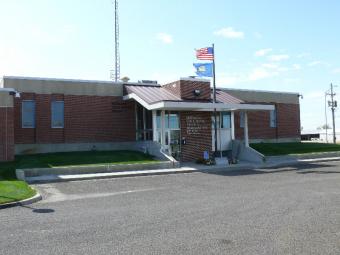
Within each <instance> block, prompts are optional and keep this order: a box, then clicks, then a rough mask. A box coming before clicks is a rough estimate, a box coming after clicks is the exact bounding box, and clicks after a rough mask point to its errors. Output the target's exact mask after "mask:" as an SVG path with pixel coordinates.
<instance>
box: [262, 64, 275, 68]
mask: <svg viewBox="0 0 340 255" xmlns="http://www.w3.org/2000/svg"><path fill="white" fill-rule="evenodd" d="M262 67H265V68H268V69H278V68H279V65H278V64H273V63H264V64H262Z"/></svg>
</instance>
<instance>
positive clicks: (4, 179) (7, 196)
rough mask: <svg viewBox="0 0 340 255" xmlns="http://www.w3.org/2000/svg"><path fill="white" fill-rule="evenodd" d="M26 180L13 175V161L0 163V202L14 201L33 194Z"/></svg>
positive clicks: (33, 191)
mask: <svg viewBox="0 0 340 255" xmlns="http://www.w3.org/2000/svg"><path fill="white" fill-rule="evenodd" d="M35 193H36V192H35V190H33V189H32V188H31V187H30V186H29V185H28V184H27V183H26V182H24V181H18V180H17V179H16V177H15V163H14V162H11V163H0V204H4V203H9V202H14V201H19V200H23V199H25V198H29V197H32V196H34V195H35Z"/></svg>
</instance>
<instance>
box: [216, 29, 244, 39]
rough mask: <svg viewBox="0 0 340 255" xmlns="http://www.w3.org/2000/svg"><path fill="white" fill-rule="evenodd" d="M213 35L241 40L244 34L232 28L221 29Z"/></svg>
mask: <svg viewBox="0 0 340 255" xmlns="http://www.w3.org/2000/svg"><path fill="white" fill-rule="evenodd" d="M214 35H217V36H222V37H225V38H230V39H243V38H244V33H243V32H242V31H236V30H235V29H234V28H233V27H225V28H221V29H220V30H217V31H215V32H214Z"/></svg>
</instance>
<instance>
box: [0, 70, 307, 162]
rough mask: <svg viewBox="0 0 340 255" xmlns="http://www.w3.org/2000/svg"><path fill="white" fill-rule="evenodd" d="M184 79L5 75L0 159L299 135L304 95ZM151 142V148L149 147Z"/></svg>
mask: <svg viewBox="0 0 340 255" xmlns="http://www.w3.org/2000/svg"><path fill="white" fill-rule="evenodd" d="M216 95H217V102H216V104H214V103H213V101H212V90H211V88H210V82H209V81H207V80H202V79H192V78H184V79H180V80H179V81H176V82H172V83H170V84H166V85H163V86H161V85H158V84H148V83H113V82H102V81H83V80H65V79H45V78H26V77H4V78H3V79H2V81H1V84H0V161H10V160H13V159H14V156H15V155H19V154H28V153H31V154H32V153H45V152H57V151H79V150H91V149H97V150H114V149H122V148H125V149H126V148H127V149H133V148H136V146H137V147H138V146H141V145H143V146H144V147H148V146H151V145H159V147H160V148H161V150H162V151H164V152H166V153H167V154H169V155H171V156H173V157H174V158H177V159H179V160H181V161H191V160H195V159H197V158H201V157H202V156H203V152H204V151H206V152H208V153H209V154H212V153H213V151H214V148H215V146H214V144H215V142H214V141H215V139H214V136H215V135H214V134H215V132H214V128H213V126H214V125H213V121H214V118H213V112H214V109H216V111H217V126H218V128H217V150H218V151H219V152H221V153H225V152H227V151H230V150H231V146H232V141H233V140H235V139H237V140H241V141H243V142H244V144H245V145H246V146H248V145H249V142H261V141H265V142H283V141H285V142H289V141H298V140H300V112H299V109H300V108H299V95H298V94H296V93H282V92H269V91H254V90H235V89H217V92H216ZM146 149H147V148H146Z"/></svg>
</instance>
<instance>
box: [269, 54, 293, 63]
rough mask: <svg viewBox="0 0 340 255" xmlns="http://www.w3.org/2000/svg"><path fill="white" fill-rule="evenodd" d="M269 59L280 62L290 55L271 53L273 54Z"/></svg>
mask: <svg viewBox="0 0 340 255" xmlns="http://www.w3.org/2000/svg"><path fill="white" fill-rule="evenodd" d="M268 59H269V60H270V61H274V62H279V61H282V60H286V59H289V55H285V54H281V55H271V56H269V57H268Z"/></svg>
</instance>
